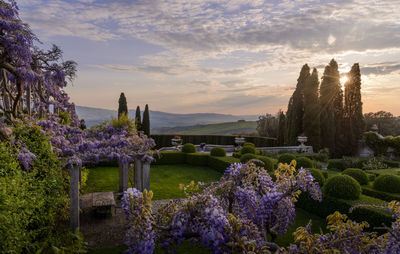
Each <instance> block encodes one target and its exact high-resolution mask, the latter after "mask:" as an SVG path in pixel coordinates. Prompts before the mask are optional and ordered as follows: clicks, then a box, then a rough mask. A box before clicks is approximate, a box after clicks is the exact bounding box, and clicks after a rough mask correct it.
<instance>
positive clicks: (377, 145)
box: [363, 131, 388, 156]
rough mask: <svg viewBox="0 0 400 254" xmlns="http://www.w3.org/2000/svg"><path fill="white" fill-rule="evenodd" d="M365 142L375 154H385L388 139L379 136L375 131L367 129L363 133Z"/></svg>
mask: <svg viewBox="0 0 400 254" xmlns="http://www.w3.org/2000/svg"><path fill="white" fill-rule="evenodd" d="M363 136H364V139H365V144H366V145H367V146H368V147H369V148H371V149H372V151H374V155H375V156H380V155H385V154H386V151H387V149H388V140H387V139H383V138H380V137H379V136H378V134H377V133H376V132H373V131H369V132H365V133H364V134H363Z"/></svg>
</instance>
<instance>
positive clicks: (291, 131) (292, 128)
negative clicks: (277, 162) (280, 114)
mask: <svg viewBox="0 0 400 254" xmlns="http://www.w3.org/2000/svg"><path fill="white" fill-rule="evenodd" d="M309 76H310V67H308V65H307V64H305V65H303V67H302V68H301V71H300V75H299V78H298V79H297V85H296V90H295V91H294V92H293V95H292V97H291V98H290V101H289V105H288V110H287V113H286V116H287V131H288V140H287V141H288V144H289V145H295V144H296V143H297V141H296V140H297V136H298V135H300V134H302V133H303V114H304V86H305V83H306V80H307V79H308V77H309Z"/></svg>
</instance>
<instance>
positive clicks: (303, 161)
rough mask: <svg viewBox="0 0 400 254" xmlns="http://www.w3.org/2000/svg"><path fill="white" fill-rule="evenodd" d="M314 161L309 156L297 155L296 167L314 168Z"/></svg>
mask: <svg viewBox="0 0 400 254" xmlns="http://www.w3.org/2000/svg"><path fill="white" fill-rule="evenodd" d="M312 167H313V162H312V160H311V159H309V158H307V157H297V158H296V168H312Z"/></svg>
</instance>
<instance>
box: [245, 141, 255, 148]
mask: <svg viewBox="0 0 400 254" xmlns="http://www.w3.org/2000/svg"><path fill="white" fill-rule="evenodd" d="M245 146H251V147H253V148H254V149H255V148H256V145H254V143H251V142H246V143H244V144H243V147H245Z"/></svg>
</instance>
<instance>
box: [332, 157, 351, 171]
mask: <svg viewBox="0 0 400 254" xmlns="http://www.w3.org/2000/svg"><path fill="white" fill-rule="evenodd" d="M349 167H350V166H349V165H348V164H347V163H346V162H345V161H344V160H342V159H331V160H328V169H333V170H340V171H343V170H345V169H346V168H349Z"/></svg>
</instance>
